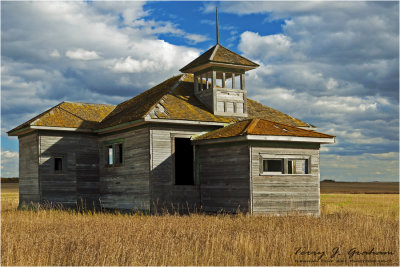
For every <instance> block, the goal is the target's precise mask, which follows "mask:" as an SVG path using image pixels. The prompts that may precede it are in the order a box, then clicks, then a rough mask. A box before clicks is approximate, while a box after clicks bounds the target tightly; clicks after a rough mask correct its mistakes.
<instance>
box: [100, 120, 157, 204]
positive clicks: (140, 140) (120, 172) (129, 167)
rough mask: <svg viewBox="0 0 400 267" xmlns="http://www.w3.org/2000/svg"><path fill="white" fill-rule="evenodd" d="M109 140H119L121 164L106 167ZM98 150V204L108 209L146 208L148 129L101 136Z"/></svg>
mask: <svg viewBox="0 0 400 267" xmlns="http://www.w3.org/2000/svg"><path fill="white" fill-rule="evenodd" d="M113 140H114V141H113ZM113 142H116V143H120V142H122V143H123V164H122V165H121V166H115V167H111V166H107V162H106V159H107V157H106V144H110V143H113ZM99 149H100V153H99V154H100V165H99V167H100V168H99V169H100V194H101V205H102V206H103V207H105V208H110V209H124V210H140V211H149V210H150V193H149V165H150V136H149V128H148V127H147V126H146V127H142V128H139V129H137V128H136V129H130V130H127V131H124V132H120V133H115V134H110V135H107V136H101V137H100V139H99Z"/></svg>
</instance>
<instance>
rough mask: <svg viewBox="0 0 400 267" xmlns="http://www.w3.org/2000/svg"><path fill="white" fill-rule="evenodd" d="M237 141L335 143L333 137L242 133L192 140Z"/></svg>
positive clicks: (197, 142)
mask: <svg viewBox="0 0 400 267" xmlns="http://www.w3.org/2000/svg"><path fill="white" fill-rule="evenodd" d="M199 137H200V136H199ZM239 141H269V142H300V143H319V144H333V143H335V137H302V136H283V135H243V136H234V137H221V138H213V139H203V140H201V139H200V140H196V139H195V140H193V143H195V144H198V145H202V144H215V143H229V142H239Z"/></svg>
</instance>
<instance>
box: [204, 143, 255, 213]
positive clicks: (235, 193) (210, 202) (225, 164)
mask: <svg viewBox="0 0 400 267" xmlns="http://www.w3.org/2000/svg"><path fill="white" fill-rule="evenodd" d="M198 147H199V162H200V170H199V173H200V182H201V205H202V207H203V209H204V210H205V211H211V212H215V211H222V210H223V211H226V212H235V211H237V210H238V209H240V210H241V211H243V212H248V211H249V205H250V169H249V168H250V165H249V162H250V151H249V146H248V145H247V144H246V143H226V144H212V145H200V146H198Z"/></svg>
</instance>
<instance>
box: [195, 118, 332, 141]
mask: <svg viewBox="0 0 400 267" xmlns="http://www.w3.org/2000/svg"><path fill="white" fill-rule="evenodd" d="M244 135H273V136H296V137H317V138H332V137H334V136H332V135H328V134H324V133H319V132H315V131H312V130H305V129H301V128H298V127H294V126H290V125H286V124H282V123H278V122H274V121H269V120H263V119H249V120H244V121H239V122H236V123H233V124H230V125H228V126H226V127H223V128H220V129H217V130H214V131H211V132H208V133H205V134H203V135H200V136H198V137H196V138H195V140H210V139H217V138H227V137H236V136H244Z"/></svg>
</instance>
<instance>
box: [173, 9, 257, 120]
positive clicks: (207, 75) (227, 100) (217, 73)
mask: <svg viewBox="0 0 400 267" xmlns="http://www.w3.org/2000/svg"><path fill="white" fill-rule="evenodd" d="M216 22H217V23H216V25H217V44H216V45H214V46H213V47H211V48H210V49H209V50H207V51H206V52H205V53H203V54H202V55H200V56H199V57H198V58H196V59H195V60H193V61H192V62H190V63H189V64H187V65H186V66H185V67H183V68H182V69H180V71H181V72H183V73H192V74H193V76H194V83H193V84H194V94H195V96H196V97H197V98H198V99H199V100H200V101H201V102H202V103H203V104H205V105H206V106H207V107H208V108H209V109H210V110H211V111H212V113H213V114H214V115H223V116H234V117H247V91H246V83H245V72H246V71H249V70H252V69H255V68H257V67H258V66H259V65H258V64H256V63H254V62H252V61H250V60H248V59H246V58H244V57H242V56H240V55H238V54H236V53H234V52H232V51H230V50H229V49H227V48H225V47H223V46H222V45H220V44H219V34H218V8H217V13H216Z"/></svg>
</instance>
